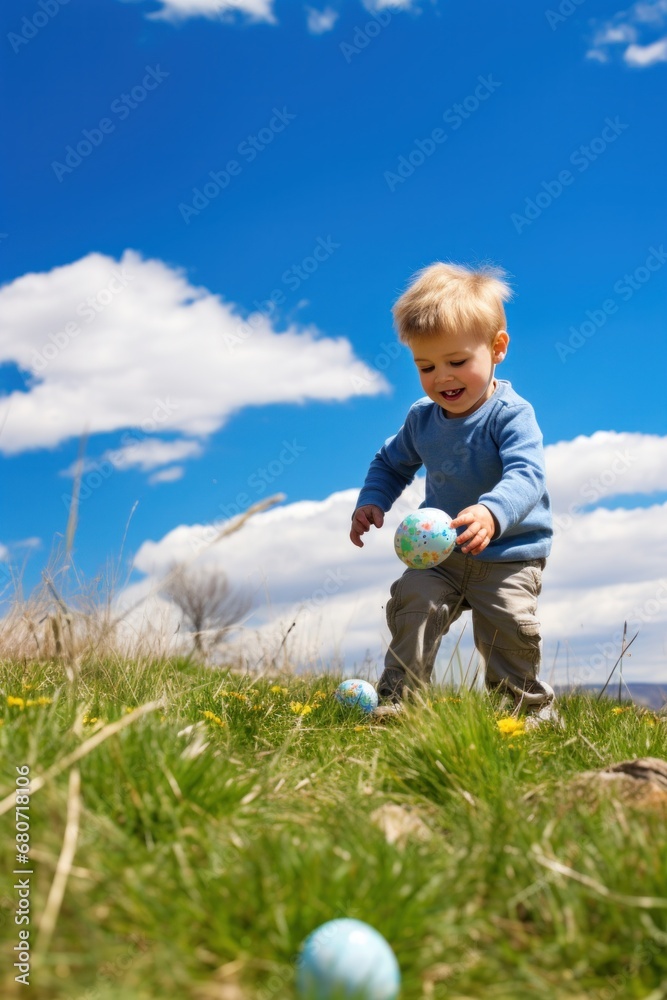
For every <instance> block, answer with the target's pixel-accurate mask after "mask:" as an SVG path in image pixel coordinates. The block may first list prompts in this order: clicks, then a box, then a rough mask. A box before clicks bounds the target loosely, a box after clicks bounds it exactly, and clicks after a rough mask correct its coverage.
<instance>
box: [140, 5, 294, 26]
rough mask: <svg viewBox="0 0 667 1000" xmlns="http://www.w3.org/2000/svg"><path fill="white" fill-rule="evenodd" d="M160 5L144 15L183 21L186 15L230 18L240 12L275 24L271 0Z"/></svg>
mask: <svg viewBox="0 0 667 1000" xmlns="http://www.w3.org/2000/svg"><path fill="white" fill-rule="evenodd" d="M161 3H162V7H161V8H160V9H159V10H156V11H152V12H151V13H150V14H147V15H146V17H147V18H148V19H150V20H161V21H183V20H185V19H186V18H188V17H206V18H208V19H209V20H211V21H213V20H216V21H218V20H223V21H224V20H230V19H232V18H233V17H234V15H235V14H242V15H243V16H244V17H246V18H247V19H248V20H249V21H254V22H260V21H266V22H268V23H269V24H275V23H276V18H275V15H274V12H273V0H161Z"/></svg>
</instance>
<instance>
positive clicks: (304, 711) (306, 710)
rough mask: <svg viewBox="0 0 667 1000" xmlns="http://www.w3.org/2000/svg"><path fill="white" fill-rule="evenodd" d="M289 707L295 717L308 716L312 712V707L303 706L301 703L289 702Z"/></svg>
mask: <svg viewBox="0 0 667 1000" xmlns="http://www.w3.org/2000/svg"><path fill="white" fill-rule="evenodd" d="M289 707H290V711H292V712H294V714H295V715H309V714H310V713H311V712H312V710H313V707H312V705H304V704H303V702H301V701H291V702H290V703H289Z"/></svg>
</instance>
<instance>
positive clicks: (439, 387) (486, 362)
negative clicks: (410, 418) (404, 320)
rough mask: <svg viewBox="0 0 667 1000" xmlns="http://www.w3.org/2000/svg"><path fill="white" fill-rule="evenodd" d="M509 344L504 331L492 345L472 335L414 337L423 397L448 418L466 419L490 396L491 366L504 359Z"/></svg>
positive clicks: (414, 352)
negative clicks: (428, 399) (438, 407)
mask: <svg viewBox="0 0 667 1000" xmlns="http://www.w3.org/2000/svg"><path fill="white" fill-rule="evenodd" d="M508 343H509V337H508V336H507V333H506V332H505V330H500V331H499V332H498V333H497V334H496V336H495V339H494V341H493V343H492V344H491V343H489V341H488V340H487V339H482V338H481V337H478V336H476V335H474V334H456V335H455V336H451V335H448V334H440V335H437V336H433V335H429V336H426V337H413V338H412V340H411V342H410V350H411V351H412V356H413V358H414V361H415V364H416V365H417V368H418V369H419V378H420V380H421V384H422V387H423V389H424V392H425V393H426V395H427V396H428V397H429V398H430V399H432V400H433V402H434V403H437V404H438V406H441V407H442V409H443V410H444V411H445V413H446V415H447V416H448V417H467V416H468V415H469V414H471V413H474V412H475V410H478V409H479V408H480V406H482V404H483V403H485V402H486V400H487V399H490V398H491V396H492V395H493V393H494V390H495V388H496V383H495V380H494V378H493V366H494V365H497V364H500V362H501V361H502V360H503V359H504V357H505V354H506V352H507V345H508Z"/></svg>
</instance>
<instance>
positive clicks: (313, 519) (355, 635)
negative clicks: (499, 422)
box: [124, 432, 667, 683]
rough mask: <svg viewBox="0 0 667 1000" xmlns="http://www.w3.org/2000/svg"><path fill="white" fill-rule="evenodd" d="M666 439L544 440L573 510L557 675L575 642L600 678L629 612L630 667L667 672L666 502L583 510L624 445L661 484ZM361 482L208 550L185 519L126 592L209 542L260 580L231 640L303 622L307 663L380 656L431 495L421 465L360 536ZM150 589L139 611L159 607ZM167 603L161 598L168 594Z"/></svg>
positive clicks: (299, 649)
mask: <svg viewBox="0 0 667 1000" xmlns="http://www.w3.org/2000/svg"><path fill="white" fill-rule="evenodd" d="M665 448H667V438H657V437H655V436H652V435H640V434H618V435H613V434H612V433H611V432H598V433H597V434H594V435H592V436H591V437H589V438H585V437H578V438H576V439H575V440H574V441H569V442H567V441H565V442H560V443H559V444H557V445H553V446H550V447H548V448H547V449H546V459H547V469H548V476H549V481H550V483H551V484H552V487H553V489H554V496H555V498H556V501H557V503H556V508H557V509H558V510H560V511H570V510H571V511H572V513H571V514H568V518H567V520H566V521H564V522H563V526H562V527H561V528H560V529H559V530H558V531H557V534H556V537H555V540H554V546H553V551H552V554H551V556H550V558H549V562H548V565H547V569H546V571H545V574H544V590H543V594H542V598H541V604H540V614H541V618H542V623H543V634H544V667H543V676H546V677H548V676H549V673H550V669H551V662H552V660H553V657H554V655H555V652H556V649H557V646H558V648H559V654H558V657H559V658H558V660H557V663H556V669H555V675H554V677H555V680H556V681H561V680H562V681H564V680H565V679H566V677H565V674H566V671H565V659H566V655H567V657H568V659H569V661H570V665H569V676H570V679H571V680H572V679H575V680H578V681H579V682H581V683H586V682H590V683H594V682H603V681H604V680H606V677H607V673H608V671H609V670H610V669H611V666H612V665H613V662H614V660H615V658H616V656H617V655H618V652H619V651H620V644H621V634H622V629H623V622H624V621H626V620H627V621H628V628H629V629H630V636H631V635H633V634H634V632H635V631H637V630H639V632H640V634H639V637H638V639H637V640H636V642H635V644H634V646H633V650H632V651H633V657H632V658H628V660H627V662H626V664H625V676H626V678H627V679H630V678H632V679H635V680H659V681H667V657H666V656H665V653H666V652H667V649H666V643H667V569H666V567H667V504H664V503H663V504H655V505H654V506H653V507H648V508H642V509H633V510H626V509H617V510H607V509H604V508H597V509H594V510H592V511H590V512H584V513H577V509H578V506H579V505H580V503H581V497H582V494H581V491H582V487H585V486H586V484H587V483H589V481H590V479H591V476H592V475H594V474H595V475H602V473H604V470H605V468H609V467H610V466H609V462H610V460H611V461H612V462H613V460H614V458H615V457H617V452H619V453H621V454H624V455H625V458H626V461H627V458H628V456H630V459H631V461H630V464H629V466H628V468H627V471H626V472H625V473H624V474H625V475H627V476H629V477H631V479H632V483H633V490H635V489H637V491H638V492H639V491H642V492H644V488H643V487H642V483H646V484H647V485H646V487H645V488H646V490H647V491H652V490H653V489H655V488H663V487H662V486H661V484H662V483H663V482H664V478H662V477H664V475H665V473H664V472H663V473H662V474H659V473H656V471H655V466H656V465H658V464H661V465H662V466H663V469H664V468H665V462H664V458H663V457H662V456H663V455H664V449H665ZM656 484H658V485H657V487H656ZM624 486H625V484H623V488H621V480H620V479H618V488H616V487H615V486H614V484H609V487H608V489H609V491H610V492H625V488H624ZM357 495H358V490H357V489H350V490H345V491H343V492H340V493H334V494H332V495H331V496H329V497H327V499H326V500H322V501H300V502H298V503H293V504H289V505H285V506H284V507H280V508H275V509H273V510H270V511H268V512H266V513H264V514H260V515H257V516H256V517H255V518H253V519H252V520H251V521H250V522H249V523H248V524H247V525H246V526H245V527H244V528H243V529H242V530H241V531H239V532H238V533H237V534H235V535H231V536H230V537H228V538H224V539H222V540H220V541H219V542H217V543H216V544H214V545H212V546H210V547H208V548H204V549H203V550H202V549H201V548H200V547H201V546H202V544H203V543H204V542H205V541H206V540H207V539H209V538H210V537H212V536H213V535H214V534H215V530H214V529H213V528H212V527H211V526H205V525H181V526H179V527H177V528H175V529H174V530H173V531H171V532H169V533H168V534H167V535H165V536H164V537H163V538H162V539H160V540H159V541H156V542H153V541H150V542H149V541H147V542H145V543H144V544H143V545H142V546H141V548H140V550H139V551H138V553H137V556H136V560H135V566H136V568H137V569H138V570H140V571H141V572H143V573H145V574H146V580H145V581H144V582H142V583H141V584H138V585H136V587H134V588H131V589H130V591H129V592H128V593H127V594H126V595H125V596H124V601H131V600H132V599H133V598H135V597H136V595H137V594H139V593H142V594H143V593H146V592H147V588H150V586H151V583H154V581H156V580H158V579H159V578H160V576H161V575H162V574H164V573H165V572H166V571H167V569H168V567H169V566H170V565H171V564H172V563H173V562H174V561H187V560H192V559H195V555H196V553H197V552H198V551H199V552H200V554H199V555H198V556H197V557H196V560H195V563H194V565H195V566H199V565H201V566H204V567H206V568H217V569H219V570H222V571H224V572H225V573H227V574H228V576H229V578H230V580H231V581H232V583H233V584H235V585H237V586H239V587H250V588H251V589H252V590H253V591H254V592H255V594H256V597H257V602H258V606H257V610H256V611H255V612H254V614H253V617H252V619H251V620H250V621H249V622H248V623H247V626H246V630H245V631H244V632H242V633H241V634H240V635H239V637H238V638H237V639H236V640H235V641H234V643H233V644H232V648H233V649H236V650H239V651H242V652H243V653H244V654H245V656H246V658H247V662H249V663H256V662H258V660H259V659H260V658H261V657H262V655H263V651H264V652H267V651H268V654H270V655H274V654H275V652H276V649H277V648H278V646H279V644H280V642H281V640H282V638H283V637H284V635H285V632H286V630H287V629H288V628H289V626H290V625H291V623H292V622H296V626H295V627H294V629H293V630H292V632H291V633H290V636H289V639H288V641H287V643H286V648H287V651H288V653H289V655H290V656H291V657H292V658H293V659H296V660H298V661H299V662H301V663H302V664H304V663H309V664H311V665H313V666H314V667H316V668H318V669H325V668H326V665H327V664H331V663H332V662H335V661H336V660H342V661H345V663H346V665H347V668H348V669H352V668H353V665H354V664H357V665H359V664H361V663H362V662H363V661H364V659H365V658H366V654H367V652H370V658H371V660H373V661H374V662H376V663H378V664H379V665H380V667H381V662H382V657H383V655H384V651H385V649H386V644H387V641H388V631H387V627H386V624H385V620H384V611H383V606H384V604H385V602H386V600H387V597H388V594H389V585H390V584H391V582H392V580H394V579H395V578H396V577H397V576H398V575H399V574H400V571H401V565H400V563H399V562H398V561H397V559H396V556H395V554H394V549H393V534H394V531H395V528H396V526H397V525H398V523H399V521H400V520H401V518H402V517H403V516H404V515H405V513H406V512H407V511H408V510H413V509H414V508H416V507H418V506H419V504H420V503H421V501H422V499H423V495H424V494H423V479H421V478H419V479H416V480H415V482H414V483H413V484H412V486H411V487H410V488H409V489H408V490H407V491H406V493H405V494H404V495H403V497H402V498H401V499H400V500H399V501H398V502H397V504H396V505H395V506H394V509H393V510H392V511H391V512H390V513H389V514H388V515H387V516H386V521H385V526H384V527H383V529H382V530H380V531H376V530H372V531H371V532H370V533H369V534H367V535H365V536H364V541H365V545H364V548H363V549H358V548H356V547H354V546H353V545H352V543H351V542H350V540H349V529H350V517H351V514H352V510H353V507H354V504H355V501H356V498H357ZM607 495H609V493H608V494H607ZM218 527H219V526H218ZM153 601H154V599H153ZM153 601H151V602H148V603H147V604H146V605H144V606H143V611H142V612H141V613H143V614H145V615H146V616H147V617H148V619H149V620H150V618H151V615H152V613H153V612H152V611H151V608H152V607H153V606H154V605H153ZM157 606H158V605H156V607H157ZM159 607H160V608H161V612H164V610H165V608H164V605H163V604H160V605H159ZM137 613H138V614H139V613H140V612H137ZM466 618H469V616H467V615H464V616H463V617H462V618H461V619H459V622H458V623H457V624H456V626H455V627H454V628H453V629H452V631H451V633H450V634H449V635H448V636H447V637H446V638H445V640H444V641H443V644H442V647H441V651H440V655H439V660H438V663H439V667H438V669H439V671H440V673H442V671H443V670H444V669H445V667H446V665H447V662H448V660H449V659H450V657H451V656H452V653H453V650H454V646H455V644H456V641H457V639H458V637H459V635H460V632H461V627H462V624H463V622H464V621H465V620H466ZM470 631H471V629H470V625H469V624H468V625H467V627H466V631H465V635H464V638H463V641H462V642H461V645H460V647H459V653H460V655H461V658H462V661H463V663H464V664H466V663H467V662H468V660H469V657H470V656H471V655H473V658H474V650H473V647H472V645H471V639H470ZM566 647H567V650H568V652H567V654H566ZM473 670H474V666H473Z"/></svg>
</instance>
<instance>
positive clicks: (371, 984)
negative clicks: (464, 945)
mask: <svg viewBox="0 0 667 1000" xmlns="http://www.w3.org/2000/svg"><path fill="white" fill-rule="evenodd" d="M362 683H363V682H362ZM400 986H401V973H400V969H399V967H398V962H397V961H396V956H395V955H394V953H393V951H392V950H391V948H390V946H389V945H388V944H387V942H386V941H385V939H384V938H383V937H382V935H381V934H380V933H379V931H376V930H375V928H374V927H371V926H370V924H365V923H364V922H363V921H362V920H352V919H351V918H348V917H343V918H340V919H338V920H329V921H328V923H326V924H322V925H321V926H320V927H318V928H317V930H315V931H313V933H312V934H310V935H309V937H307V938H306V940H305V941H304V943H303V947H302V949H301V953H300V955H299V958H298V960H297V973H296V989H297V993H298V995H299V997H301V998H302V1000H344V998H351V997H354V998H355V1000H395V998H396V997H397V996H398V993H399V990H400Z"/></svg>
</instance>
